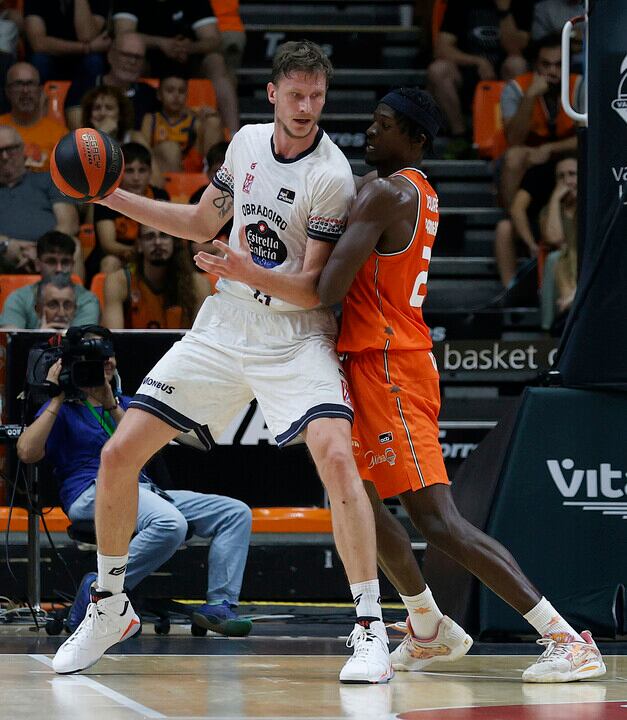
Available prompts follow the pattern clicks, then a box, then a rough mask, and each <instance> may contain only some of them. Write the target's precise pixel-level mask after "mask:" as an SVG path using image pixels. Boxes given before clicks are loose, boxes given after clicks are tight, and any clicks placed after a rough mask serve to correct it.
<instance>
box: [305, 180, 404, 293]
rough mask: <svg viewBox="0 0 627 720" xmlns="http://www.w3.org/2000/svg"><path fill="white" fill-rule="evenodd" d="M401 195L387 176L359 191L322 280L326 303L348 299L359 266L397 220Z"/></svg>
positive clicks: (367, 184) (319, 283)
mask: <svg viewBox="0 0 627 720" xmlns="http://www.w3.org/2000/svg"><path fill="white" fill-rule="evenodd" d="M397 195H398V191H397V190H395V189H394V187H393V186H392V184H391V183H390V181H389V180H388V179H386V178H378V179H376V180H372V181H371V182H369V183H366V185H364V186H363V187H362V189H361V190H360V191H359V193H358V195H357V199H356V200H355V203H354V205H353V207H352V209H351V212H350V215H349V217H348V225H347V227H346V231H345V232H344V233H343V235H342V237H341V238H340V239H339V240H338V241H337V243H336V245H335V247H334V248H333V252H332V253H331V257H330V258H329V261H328V262H327V264H326V265H325V267H324V269H323V270H322V273H321V275H320V280H319V281H318V295H319V297H320V302H321V303H322V304H323V305H336V304H337V303H339V302H341V301H342V300H343V299H344V297H345V295H346V293H347V292H348V289H349V288H350V286H351V283H352V282H353V280H354V278H355V275H356V274H357V272H358V270H359V268H361V266H362V265H363V264H364V263H365V262H366V260H367V259H368V256H369V255H370V253H371V252H372V251H373V250H374V248H375V247H376V245H377V242H378V241H379V238H380V237H381V234H382V233H383V232H384V231H385V230H386V228H387V227H389V225H391V223H392V222H393V220H394V216H395V212H397V209H398V197H397Z"/></svg>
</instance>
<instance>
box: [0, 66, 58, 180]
mask: <svg viewBox="0 0 627 720" xmlns="http://www.w3.org/2000/svg"><path fill="white" fill-rule="evenodd" d="M6 94H7V98H8V100H9V104H10V106H11V111H10V112H8V113H6V114H5V115H0V125H9V126H11V127H13V128H15V129H16V130H17V131H18V133H19V134H20V136H21V138H22V140H24V146H25V147H24V151H25V154H26V167H27V168H28V169H29V170H33V171H35V172H47V171H48V170H49V168H50V155H51V153H52V150H53V148H54V146H55V145H56V144H57V142H58V140H60V138H62V137H63V136H64V135H65V134H66V133H67V131H68V129H67V127H65V125H61V124H60V123H58V122H57V121H56V120H53V119H52V118H49V117H47V116H45V115H44V114H43V110H42V91H41V84H40V81H39V73H38V72H37V69H36V68H35V67H33V65H30V64H29V63H24V62H19V63H15V65H12V66H11V67H10V68H9V71H8V73H7V84H6Z"/></svg>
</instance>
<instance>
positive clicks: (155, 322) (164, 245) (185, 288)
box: [102, 225, 211, 330]
mask: <svg viewBox="0 0 627 720" xmlns="http://www.w3.org/2000/svg"><path fill="white" fill-rule="evenodd" d="M210 290H211V286H210V284H209V283H208V282H207V280H206V279H205V278H204V277H203V276H202V275H200V274H198V273H195V272H194V271H193V269H192V263H191V260H190V258H189V254H188V251H187V247H185V246H184V245H183V242H182V241H181V240H179V239H178V238H173V237H172V236H171V235H168V234H167V233H163V232H161V231H159V230H157V229H155V228H152V227H148V226H147V225H140V226H139V235H138V238H137V262H136V263H135V264H133V265H131V266H129V267H127V268H122V270H118V271H117V272H114V273H110V274H109V275H107V278H106V280H105V289H104V295H105V307H104V312H103V314H102V319H103V322H104V324H105V325H106V327H108V328H109V329H110V330H113V329H115V328H126V329H129V328H131V329H137V330H139V329H144V328H153V329H159V328H163V329H166V328H167V329H175V328H176V329H178V328H190V327H191V326H192V323H193V322H194V318H195V317H196V313H197V312H198V310H199V309H200V306H201V305H202V303H203V301H204V300H205V298H206V297H207V295H209V293H210Z"/></svg>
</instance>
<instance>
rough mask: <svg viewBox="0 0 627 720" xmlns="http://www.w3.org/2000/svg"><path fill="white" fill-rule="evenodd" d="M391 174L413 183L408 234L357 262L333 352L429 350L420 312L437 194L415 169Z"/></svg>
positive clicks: (426, 333) (423, 176) (426, 329)
mask: <svg viewBox="0 0 627 720" xmlns="http://www.w3.org/2000/svg"><path fill="white" fill-rule="evenodd" d="M394 175H396V176H400V177H402V178H404V179H405V180H406V181H407V182H409V183H411V184H412V185H413V186H414V188H415V189H416V193H417V195H418V211H417V217H416V223H415V226H414V234H413V236H412V238H411V241H410V242H409V244H408V245H407V247H406V248H405V249H404V250H400V251H398V252H395V253H381V252H379V251H378V250H375V251H374V252H373V253H372V254H371V255H370V257H369V258H368V259H367V260H366V262H365V263H364V265H363V266H362V267H361V269H360V270H359V272H358V273H357V275H356V276H355V279H354V280H353V284H352V285H351V288H350V290H349V291H348V295H347V296H346V298H345V299H344V305H343V312H342V330H341V332H340V338H339V341H338V350H339V352H350V353H355V352H361V351H363V350H430V349H431V347H432V343H431V335H430V333H429V328H428V327H427V325H426V324H425V322H424V320H423V317H422V304H423V302H424V299H425V296H426V294H427V275H428V272H429V261H430V260H431V249H432V247H433V243H434V241H435V235H436V232H437V229H438V222H439V213H438V196H437V195H436V193H435V190H434V189H433V188H432V187H431V185H430V184H429V183H428V182H427V178H426V176H425V174H424V173H422V172H421V171H420V170H415V169H413V168H405V169H404V170H400V171H399V172H397V173H394Z"/></svg>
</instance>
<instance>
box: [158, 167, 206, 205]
mask: <svg viewBox="0 0 627 720" xmlns="http://www.w3.org/2000/svg"><path fill="white" fill-rule="evenodd" d="M163 178H164V180H165V189H166V190H167V191H168V193H169V195H170V200H171V201H172V202H176V203H187V202H189V199H190V197H191V196H192V195H193V194H194V193H195V192H196V190H198V188H200V187H202V186H203V185H207V184H208V183H209V180H207V176H206V175H205V174H204V173H164V174H163Z"/></svg>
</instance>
